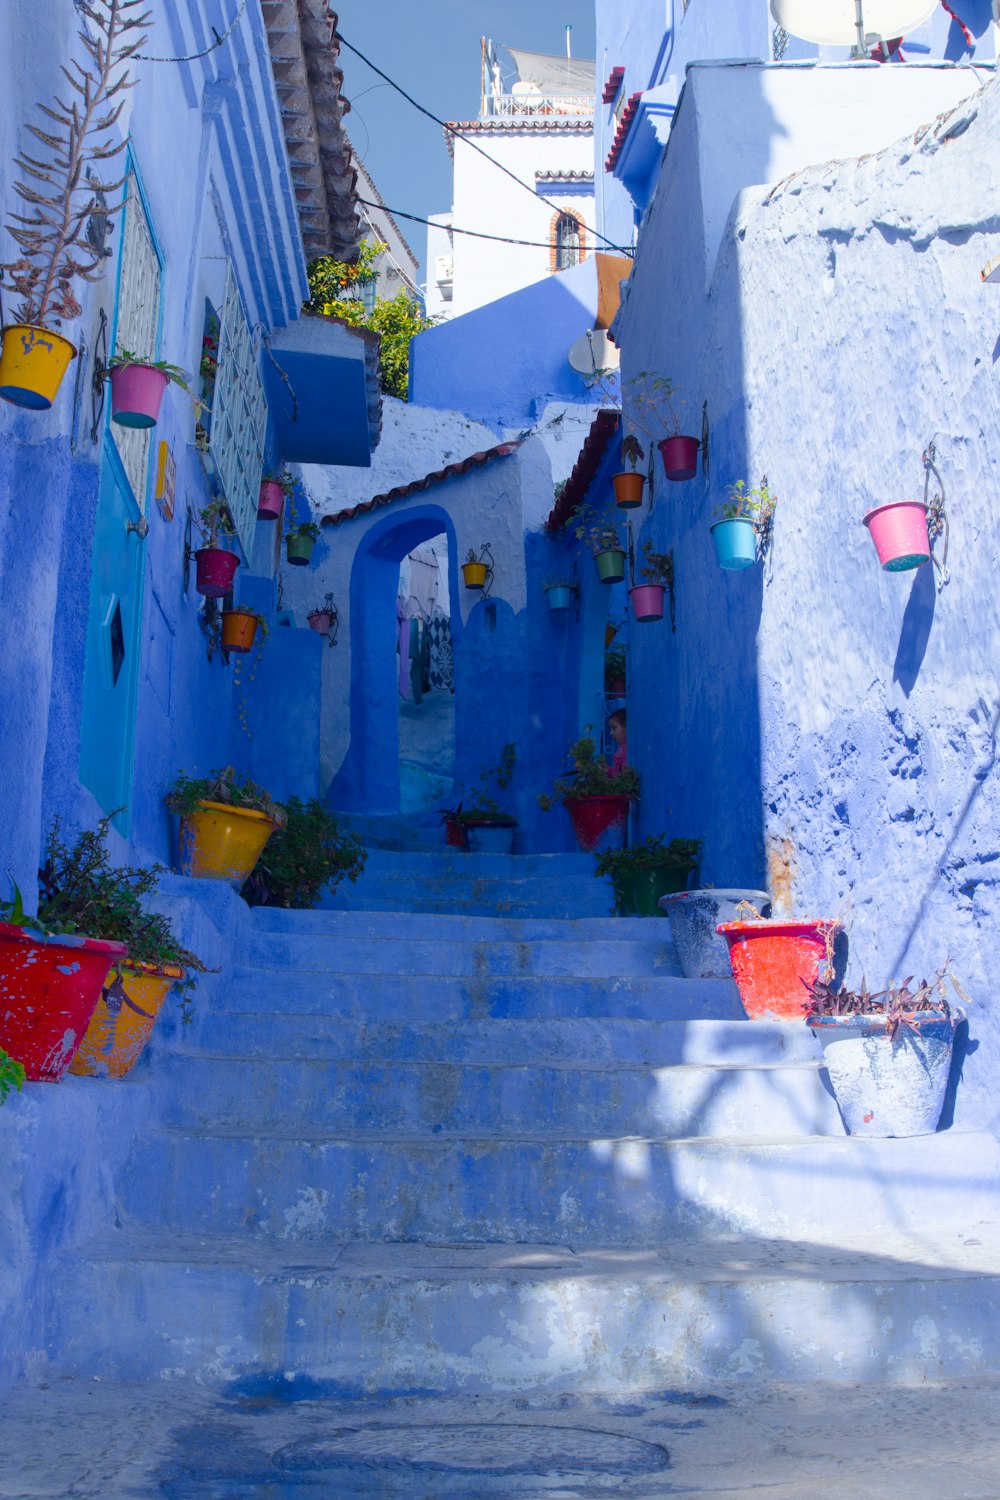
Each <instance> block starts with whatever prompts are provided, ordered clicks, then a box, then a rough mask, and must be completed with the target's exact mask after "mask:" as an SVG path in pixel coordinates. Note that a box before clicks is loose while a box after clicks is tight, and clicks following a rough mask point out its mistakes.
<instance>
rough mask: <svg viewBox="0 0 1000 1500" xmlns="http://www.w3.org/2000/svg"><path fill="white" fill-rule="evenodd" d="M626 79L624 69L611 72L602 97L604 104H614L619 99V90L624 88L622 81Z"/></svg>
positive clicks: (614, 69) (615, 69) (613, 69)
mask: <svg viewBox="0 0 1000 1500" xmlns="http://www.w3.org/2000/svg"><path fill="white" fill-rule="evenodd" d="M624 77H625V69H624V68H612V69H611V72H610V73H609V74H608V81H607V83H606V84H605V85H604V93H603V94H602V95H601V102H602V103H603V104H614V102H615V100H616V99H617V97H618V90H619V89H620V88H621V86H622V79H623V78H624Z"/></svg>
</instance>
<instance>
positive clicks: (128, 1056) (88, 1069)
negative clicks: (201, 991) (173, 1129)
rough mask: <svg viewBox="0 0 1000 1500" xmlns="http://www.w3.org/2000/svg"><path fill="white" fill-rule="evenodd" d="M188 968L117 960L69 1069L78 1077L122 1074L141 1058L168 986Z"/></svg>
mask: <svg viewBox="0 0 1000 1500" xmlns="http://www.w3.org/2000/svg"><path fill="white" fill-rule="evenodd" d="M185 972H186V971H185V970H184V969H182V968H181V967H180V966H179V965H178V964H163V965H162V966H160V967H157V966H156V965H155V964H128V965H125V964H119V966H118V968H117V969H112V971H111V973H110V974H109V976H108V980H107V983H106V984H105V986H104V990H103V993H102V995H101V998H100V1000H98V1002H97V1009H96V1010H95V1011H94V1014H93V1016H92V1017H91V1020H90V1025H89V1026H88V1027H87V1030H86V1033H85V1034H84V1038H83V1041H82V1042H81V1043H80V1047H79V1050H78V1051H77V1054H76V1056H75V1057H74V1058H73V1061H72V1062H71V1063H70V1065H69V1071H70V1072H71V1073H76V1074H77V1075H78V1076H80V1077H89V1078H124V1077H125V1075H126V1073H129V1072H130V1071H131V1070H132V1068H134V1067H135V1064H136V1063H137V1062H138V1061H139V1055H140V1053H141V1052H142V1049H143V1047H145V1045H146V1043H147V1042H148V1040H149V1037H150V1033H151V1032H152V1030H153V1027H154V1026H155V1024H156V1019H157V1017H158V1016H159V1014H160V1010H161V1008H162V1006H163V1002H164V1000H165V999H166V998H167V995H168V993H169V991H170V989H171V988H172V986H173V985H174V984H175V983H176V982H177V980H178V979H183V978H184V975H185ZM116 980H120V981H121V984H120V986H119V985H118V984H116V982H115V981H116Z"/></svg>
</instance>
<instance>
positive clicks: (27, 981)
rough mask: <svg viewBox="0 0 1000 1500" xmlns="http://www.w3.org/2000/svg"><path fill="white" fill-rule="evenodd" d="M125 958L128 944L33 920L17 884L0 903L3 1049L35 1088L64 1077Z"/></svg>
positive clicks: (0, 1043)
mask: <svg viewBox="0 0 1000 1500" xmlns="http://www.w3.org/2000/svg"><path fill="white" fill-rule="evenodd" d="M124 956H125V944H124V943H120V942H106V941H104V940H103V939H101V938H99V937H97V936H94V937H90V936H84V935H83V934H82V933H80V932H78V931H76V928H75V924H69V925H68V926H65V927H60V926H59V925H57V924H55V925H52V926H50V925H49V924H47V923H46V921H45V920H44V918H42V917H31V916H28V915H27V914H26V913H25V910H24V905H23V902H22V899H21V892H20V891H19V890H18V888H17V885H16V884H15V885H14V890H13V895H12V898H11V899H10V900H9V901H0V1047H2V1048H3V1049H4V1050H5V1051H9V1053H10V1055H11V1056H12V1057H14V1058H15V1059H16V1060H17V1062H19V1063H20V1064H21V1066H22V1067H23V1068H24V1074H25V1077H26V1078H27V1079H29V1080H30V1081H31V1082H32V1083H55V1082H57V1081H58V1080H59V1079H60V1078H62V1076H63V1074H64V1073H65V1072H66V1069H67V1068H68V1067H69V1065H70V1062H71V1061H72V1058H73V1054H74V1052H75V1051H76V1049H77V1047H78V1046H79V1045H80V1042H81V1041H82V1039H83V1035H84V1032H85V1031H86V1030H87V1027H88V1025H89V1024H90V1018H91V1016H92V1015H93V1013H94V1008H95V1007H96V1005H97V1002H98V1000H99V998H100V994H101V987H102V985H103V984H104V981H105V980H106V979H107V977H108V972H109V970H110V969H111V968H112V966H113V965H114V964H115V963H117V961H118V960H119V959H120V958H123V957H124Z"/></svg>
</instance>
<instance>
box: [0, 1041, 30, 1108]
mask: <svg viewBox="0 0 1000 1500" xmlns="http://www.w3.org/2000/svg"><path fill="white" fill-rule="evenodd" d="M24 1077H25V1074H24V1066H23V1064H21V1063H19V1062H18V1061H17V1059H16V1058H13V1057H11V1055H10V1053H9V1052H5V1051H4V1050H3V1048H2V1047H0V1104H6V1103H7V1095H8V1094H9V1093H10V1091H11V1089H16V1090H17V1092H18V1093H20V1092H21V1089H22V1087H23V1084H24Z"/></svg>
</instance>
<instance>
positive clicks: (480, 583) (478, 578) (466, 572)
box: [462, 547, 489, 589]
mask: <svg viewBox="0 0 1000 1500" xmlns="http://www.w3.org/2000/svg"><path fill="white" fill-rule="evenodd" d="M488 572H489V568H488V565H487V564H486V563H485V562H484V561H483V559H482V558H481V557H480V556H479V554H478V552H477V551H476V549H475V547H470V548H469V550H468V552H467V553H466V557H465V562H464V563H463V564H462V578H463V580H464V582H465V587H466V588H467V589H482V588H485V587H486V575H487V573H488Z"/></svg>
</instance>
